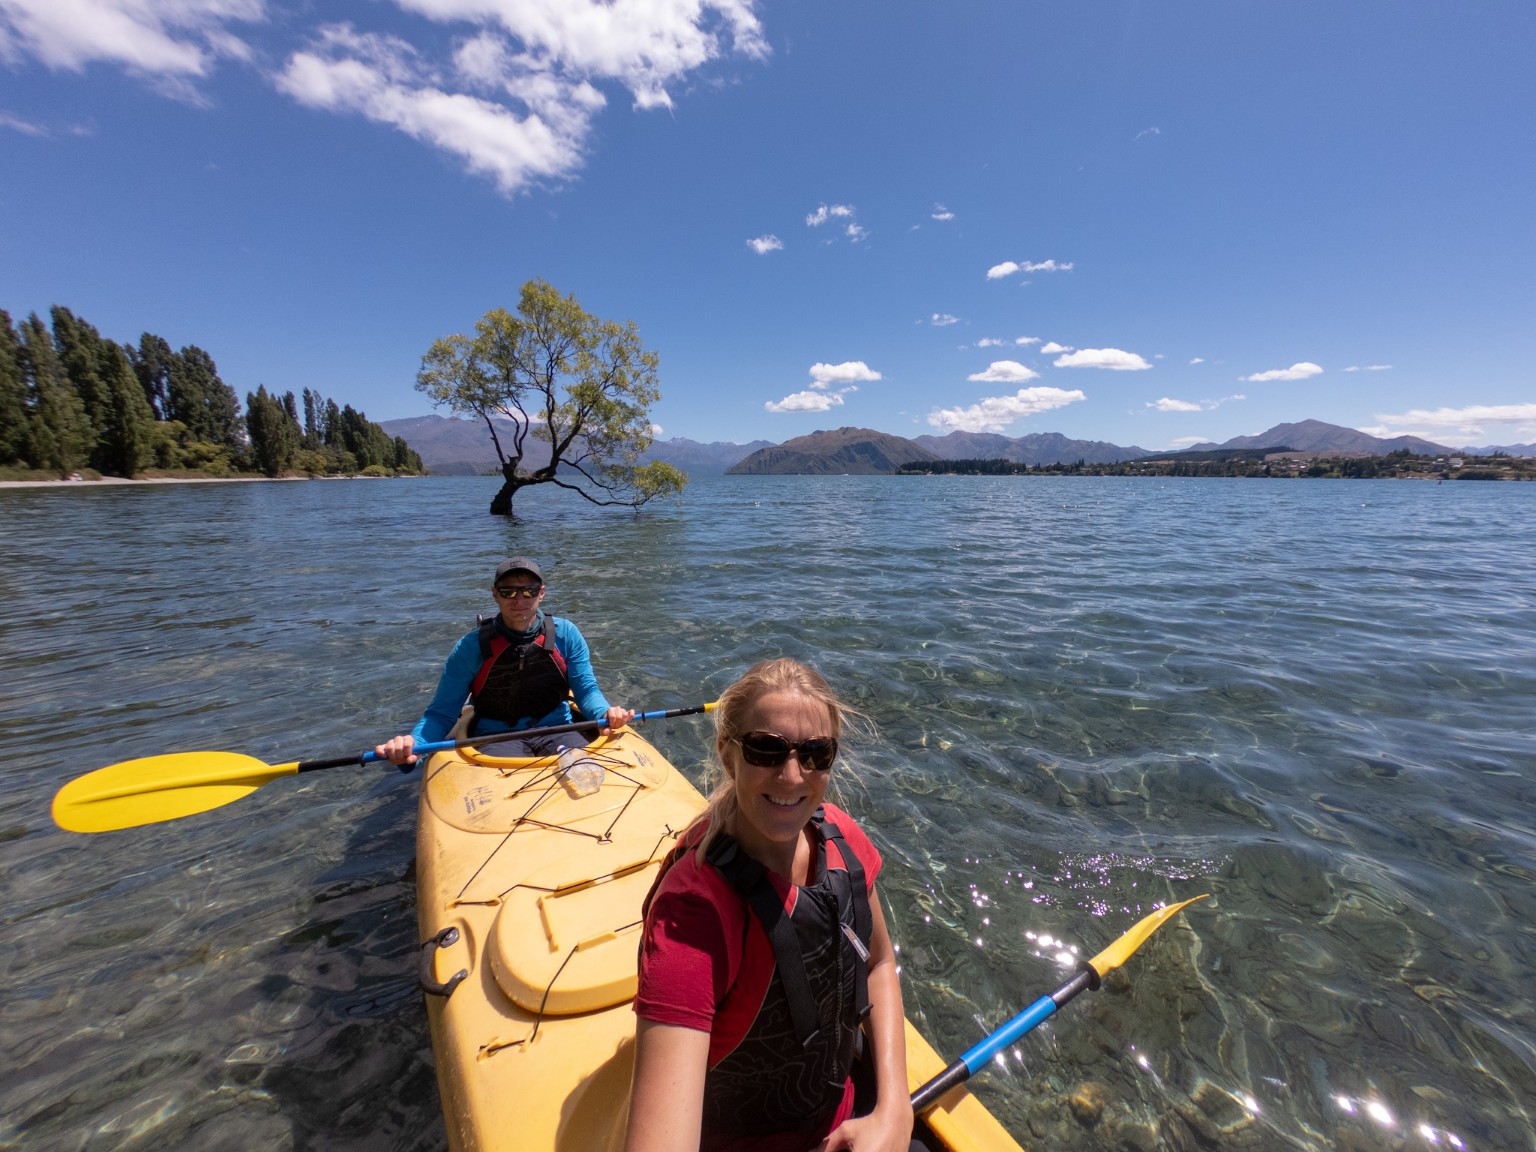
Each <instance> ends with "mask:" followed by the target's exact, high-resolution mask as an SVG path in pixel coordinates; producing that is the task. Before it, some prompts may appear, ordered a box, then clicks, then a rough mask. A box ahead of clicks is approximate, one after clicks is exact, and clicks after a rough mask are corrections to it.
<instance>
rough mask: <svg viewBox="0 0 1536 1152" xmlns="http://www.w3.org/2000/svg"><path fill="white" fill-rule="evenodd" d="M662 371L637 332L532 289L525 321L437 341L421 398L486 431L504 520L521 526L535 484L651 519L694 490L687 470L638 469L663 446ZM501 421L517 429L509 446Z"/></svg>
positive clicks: (547, 290)
mask: <svg viewBox="0 0 1536 1152" xmlns="http://www.w3.org/2000/svg"><path fill="white" fill-rule="evenodd" d="M658 365H659V357H658V356H657V354H656V353H655V352H648V351H646V350H645V348H644V347H643V346H642V344H641V343H640V336H639V332H638V331H637V329H636V328H635V325H634V324H633V323H625V324H620V323H617V322H616V321H609V320H599V319H598V318H597V317H595V316H592V315H590V314H589V313H587V312H586V311H585V310H584V309H583V308H582V307H581V305H580V304H578V303H577V302H576V299H575V297H574V296H561V295H560V294H559V293H558V292H557V291H556V290H555V289H554V288H553V287H551V286H550V285H549V284H547V283H545V282H544V281H542V280H530V281H528V282H527V283H526V284H524V285H523V290H522V295H521V298H520V300H519V303H518V308H517V314H516V315H515V316H514V315H513V314H511V313H509V312H507V311H506V310H505V309H502V308H494V309H492V310H491V311H489V312H487V313H486V314H485V316H484V317H482V318H481V319H480V320H479V321H477V322H476V324H475V335H474V337H472V338H471V337H468V336H463V335H453V336H446V337H444V338H442V339H441V340H437V341H435V342H434V343H433V344H432V347H431V348H429V349H428V350H427V352H426V354H425V355H424V356H423V357H422V358H421V371H420V372H419V373H418V374H417V377H416V387H417V389H418V390H419V391H421V392H423V393H425V394H426V395H427V396H429V397H431V399H432V402H433V404H435V405H437V406H438V407H447V408H448V409H449V410H450V411H453V412H455V413H458V414H460V415H470V416H474V417H476V418H478V419H480V420H483V421H484V422H485V425H486V428H487V430H488V431H489V432H490V435H491V442H492V444H493V445H494V446H495V449H496V456H497V459H498V460H500V462H501V472H502V479H503V483H502V487H501V490H500V491H499V492H498V493H497V494H496V497H495V498H494V499H493V500H492V501H491V512H492V513H493V514H496V515H511V513H512V501H513V497H514V496H515V495H516V493H517V492H518V490H519V489H521V488H525V487H528V486H529V485H533V484H554V485H556V486H558V487H561V488H566V489H569V490H570V491H573V492H577V493H579V494H580V495H581V496H583V497H584V498H586V499H587V500H590V501H591V502H592V503H594V504H604V505H624V506H628V507H639V506H640V505H642V504H644V503H646V502H647V501H649V500H653V499H655V498H656V497H658V496H661V495H665V494H668V493H673V492H681V491H682V489H683V486H684V485H685V484H686V483H687V477H686V476H685V475H684V474H683V473H682V472H680V471H678V470H677V469H676V468H672V467H670V466H668V465H661V466H660V467H659V468H658V466H657V465H655V464H651V465H647V466H645V467H640V466H639V464H638V461H639V457H640V454H641V453H643V452H644V451H645V450H646V449H647V448H649V447H650V444H651V439H652V436H653V431H652V424H651V420H650V408H651V405H653V404H655V403H656V401H658V400H659V399H660V398H661V391H660V389H659V387H658V386H657V382H656V377H657V369H658ZM498 418H500V419H502V420H505V421H507V422H508V423H509V424H510V432H509V433H508V435H509V436H510V442H509V443H508V444H505V445H504V444H503V443H502V435H503V432H502V431H501V430H499V429H498V425H497V420H498ZM530 437H532V438H533V439H535V440H541V441H543V442H544V443H545V444H547V445H548V447H549V460H548V462H547V463H544V464H541V465H540V466H539V467H536V468H533V469H525V468H524V467H523V466H522V465H523V460H524V457H525V456H526V454H527V453H526V449H527V448H528V440H529V438H530Z"/></svg>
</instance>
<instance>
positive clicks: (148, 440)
mask: <svg viewBox="0 0 1536 1152" xmlns="http://www.w3.org/2000/svg"><path fill="white" fill-rule="evenodd" d="M49 316H50V320H51V326H50V325H45V324H44V323H43V322H42V320H41V319H39V318H38V316H37V314H36V313H35V312H34V313H33V314H32V315H30V316H28V317H27V319H25V320H23V321H22V322H21V324H20V325H15V324H13V323H12V321H11V317H10V314H9V313H7V312H5V311H4V310H0V480H61V479H70V478H76V479H90V478H97V477H102V476H120V477H125V478H129V479H135V478H139V479H142V478H151V477H185V478H196V477H211V478H231V477H236V476H241V475H245V476H253V477H254V476H268V477H277V476H326V475H336V476H355V475H363V476H400V475H417V474H420V473H421V472H422V471H423V470H424V469H423V467H422V462H421V457H420V456H418V455H417V454H416V453H415V452H414V451H412V450H411V447H410V445H408V444H407V443H406V442H405V440H404V439H402V438H401V437H399V436H395V437H393V438H391V437H390V435H389V434H388V433H387V432H385V431H384V429H383V428H381V427H380V426H379V425H377V424H375V423H373V422H372V421H371V420H369V419H368V418H367V417H366V416H364V415H363V414H362V413H361V412H358V411H355V410H354V409H353V408H352V406H351V405H347V406H346V407H341V408H339V407H337V405H336V402H335V401H333V400H328V399H326V398H325V397H324V396H322V395H321V394H320V393H319V392H317V391H314V390H311V389H309V388H305V389H304V390H303V393H302V395H301V396H299V397H295V396H294V394H293V393H292V392H291V391H290V392H286V393H284V394H282V395H281V396H279V395H277V394H276V393H275V392H273V393H269V392H268V391H267V390H266V387H265V386H260V387H258V388H257V389H256V391H255V392H250V393H247V394H246V397H245V411H244V412H243V413H242V412H241V406H240V400H239V398H238V396H237V395H236V394H235V391H234V389H233V388H231V387H230V386H229V385H228V384H226V383H225V382H224V381H223V380H222V379H220V378H219V371H218V367H217V366H216V365H215V364H214V360H213V357H212V356H210V355H209V354H208V353H207V352H205V351H204V350H203V349H201V348H199V347H197V346H196V345H195V344H189V345H187V346H186V347H184V348H182V349H181V350H180V351H173V350H172V348H171V346H170V344H169V342H167V341H166V340H165V339H163V338H162V337H160V336H156V335H154V334H153V333H150V332H145V333H144V334H143V335H142V336H140V337H139V341H138V343H137V344H119V343H117V342H116V341H113V340H109V339H107V338H106V337H104V336H102V335H101V333H100V332H98V331H97V330H96V328H95V327H93V326H92V325H91V324H88V323H87V322H86V321H85V320H83V319H81V318H80V317H78V316H76V315H75V314H74V313H73V312H71V311H70V310H69V309H68V308H63V307H60V306H57V305H55V306H54V307H53V308H52V309H51V310H50V312H49Z"/></svg>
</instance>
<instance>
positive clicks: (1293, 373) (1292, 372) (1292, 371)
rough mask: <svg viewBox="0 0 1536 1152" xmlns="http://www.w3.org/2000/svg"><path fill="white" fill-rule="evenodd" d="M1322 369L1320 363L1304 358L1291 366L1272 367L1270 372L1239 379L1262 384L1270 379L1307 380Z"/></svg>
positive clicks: (1318, 373) (1320, 372)
mask: <svg viewBox="0 0 1536 1152" xmlns="http://www.w3.org/2000/svg"><path fill="white" fill-rule="evenodd" d="M1322 371H1323V370H1322V368H1321V367H1320V366H1319V365H1317V364H1313V363H1312V362H1311V361H1309V360H1303V361H1302V362H1301V363H1299V364H1292V365H1291V366H1290V367H1289V368H1271V369H1270V370H1269V371H1268V372H1255V373H1254V374H1253V375H1252V376H1242V377H1239V379H1242V380H1247V381H1250V382H1251V383H1254V384H1262V383H1264V382H1265V381H1268V380H1306V379H1307V378H1308V377H1311V376H1318V375H1321V374H1322Z"/></svg>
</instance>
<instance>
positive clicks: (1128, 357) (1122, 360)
mask: <svg viewBox="0 0 1536 1152" xmlns="http://www.w3.org/2000/svg"><path fill="white" fill-rule="evenodd" d="M1052 363H1053V364H1055V365H1056V367H1058V368H1108V369H1109V370H1110V371H1111V372H1143V371H1146V370H1147V369H1149V368H1151V367H1152V365H1150V364H1148V363H1147V362H1146V360H1144V359H1143V358H1142V357H1140V356H1138V355H1137V354H1136V353H1134V352H1122V351H1121V350H1120V349H1119V348H1084V349H1082V350H1080V351H1078V352H1069V353H1067V354H1066V355H1065V356H1058V357H1057V358H1056V359H1055V360H1053V361H1052Z"/></svg>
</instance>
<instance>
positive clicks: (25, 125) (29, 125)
mask: <svg viewBox="0 0 1536 1152" xmlns="http://www.w3.org/2000/svg"><path fill="white" fill-rule="evenodd" d="M0 128H9V129H10V130H11V131H12V132H20V133H21V134H22V135H23V136H48V135H50V133H49V131H48V129H47V128H44V127H43V126H42V125H41V124H34V123H33V122H32V121H30V120H23V119H22V118H21V117H20V116H12V115H11V114H10V113H9V112H0Z"/></svg>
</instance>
